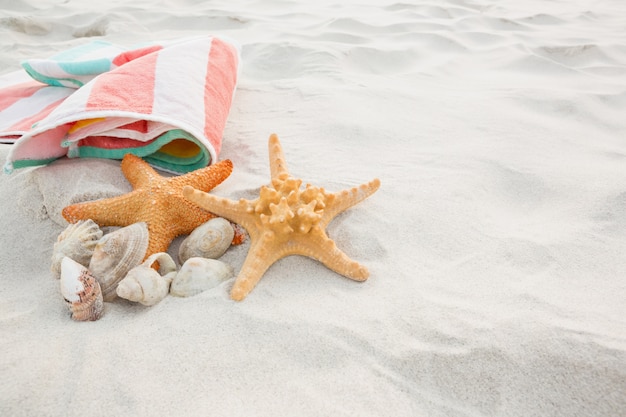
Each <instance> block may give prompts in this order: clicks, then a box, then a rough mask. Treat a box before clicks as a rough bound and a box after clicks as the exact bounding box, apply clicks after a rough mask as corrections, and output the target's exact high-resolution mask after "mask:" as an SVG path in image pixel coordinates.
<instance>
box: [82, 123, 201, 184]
mask: <svg viewBox="0 0 626 417" xmlns="http://www.w3.org/2000/svg"><path fill="white" fill-rule="evenodd" d="M175 139H187V140H189V141H191V142H193V143H195V144H196V145H198V146H199V147H200V149H201V152H200V153H199V154H198V155H197V156H196V157H193V158H178V157H175V156H172V155H169V154H165V153H162V152H159V149H160V148H161V147H162V146H164V145H165V144H167V143H170V142H172V141H173V140H175ZM77 150H78V155H77V156H78V157H80V158H105V159H122V158H124V155H126V154H127V153H132V154H133V155H137V156H139V157H142V158H144V159H145V160H146V161H147V162H148V163H150V164H152V165H154V166H156V167H158V168H162V169H164V170H168V171H174V172H180V173H187V172H191V171H195V170H196V169H200V168H204V167H205V166H207V165H209V164H210V162H211V156H210V154H209V152H208V151H207V149H206V148H205V147H204V145H202V143H200V141H198V140H197V139H196V138H195V137H194V136H192V135H190V134H189V133H187V132H185V131H184V130H180V129H174V130H170V131H168V132H165V133H163V134H162V135H161V136H159V137H158V138H157V139H156V140H155V141H154V142H152V143H150V144H148V145H146V146H140V147H134V148H120V149H103V148H97V147H94V146H79V147H78V148H77Z"/></svg>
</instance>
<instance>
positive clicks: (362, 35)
mask: <svg viewBox="0 0 626 417" xmlns="http://www.w3.org/2000/svg"><path fill="white" fill-rule="evenodd" d="M625 21H626V6H625V4H624V3H623V2H622V1H619V0H613V1H610V0H605V1H587V0H582V1H575V2H573V1H560V0H547V1H524V2H520V1H513V0H506V1H494V0H443V1H417V0H407V1H395V0H382V1H380V0H376V1H374V0H349V1H342V2H339V1H334V0H320V1H317V2H304V1H302V2H297V1H293V0H271V1H258V0H249V1H241V2H232V1H223V0H217V1H191V0H188V1H180V2H178V1H159V0H150V1H148V0H135V1H132V2H127V1H119V0H109V1H106V2H92V3H89V4H88V5H87V3H86V2H80V1H74V0H70V1H44V0H17V1H8V0H0V74H5V73H8V72H11V71H16V70H19V69H20V66H19V65H20V61H21V60H24V59H27V58H45V57H48V56H49V55H50V54H52V53H54V52H58V51H62V50H65V49H68V48H70V47H73V46H78V45H81V44H83V43H85V42H88V41H90V40H93V39H103V40H107V41H110V42H114V43H117V44H120V45H133V44H135V43H138V42H146V41H153V40H168V39H177V38H181V37H185V36H191V35H199V34H217V35H225V36H228V37H231V38H233V39H236V40H237V41H238V42H240V43H241V45H242V72H241V78H240V80H239V84H238V87H237V92H236V95H235V98H234V101H233V104H232V108H231V111H230V114H229V117H228V122H227V125H226V129H225V132H224V139H223V148H222V152H221V154H220V158H229V159H231V160H232V161H233V164H234V171H233V173H232V175H231V176H230V177H229V178H228V179H227V180H226V181H225V182H224V183H222V184H221V185H220V186H218V187H217V188H215V189H214V190H213V191H212V193H213V194H216V195H219V196H224V197H228V198H231V199H239V198H242V197H243V198H249V199H251V198H255V197H256V196H257V195H258V190H259V187H260V186H261V185H265V184H267V183H268V182H269V164H268V150H267V139H268V137H269V135H270V134H271V133H273V132H275V133H277V134H278V135H279V137H280V139H281V142H282V145H283V149H284V152H285V156H286V160H287V164H288V167H289V169H290V171H291V173H292V174H293V175H294V176H296V177H299V178H302V179H303V180H304V182H309V183H312V184H314V185H318V186H323V187H325V188H326V189H327V190H329V191H339V190H342V189H345V188H350V187H353V186H356V185H359V184H361V183H365V182H367V181H370V180H372V179H373V178H379V179H380V180H381V184H382V185H381V188H380V190H378V191H377V192H376V193H375V194H374V195H372V196H371V197H370V198H368V199H367V200H365V201H363V202H362V203H360V204H358V205H356V206H354V207H353V208H351V209H350V210H348V211H346V212H345V213H343V214H341V215H339V216H338V217H337V218H336V219H335V220H334V221H333V222H332V223H331V224H330V225H329V227H328V234H329V236H330V237H332V238H333V239H334V240H335V242H336V243H337V246H338V247H339V248H341V249H342V250H343V251H345V252H346V253H347V254H348V255H349V256H350V257H351V258H353V259H355V260H357V261H358V262H360V263H362V264H364V265H366V266H367V267H368V268H369V270H370V273H371V275H370V278H369V279H368V280H367V281H365V282H363V283H357V282H353V281H351V280H349V279H346V278H344V277H341V276H340V275H338V274H336V273H334V272H332V271H330V270H329V269H327V268H325V267H324V266H323V265H322V264H320V263H319V262H316V261H314V260H312V259H308V258H305V257H300V256H292V257H288V258H284V259H282V260H280V261H279V262H277V263H276V264H274V265H273V266H272V267H271V268H270V269H269V270H268V271H267V273H266V274H265V276H264V277H263V278H262V279H261V281H260V283H259V284H258V286H257V287H256V288H255V289H254V291H252V293H250V295H249V296H248V297H247V298H246V299H245V300H244V301H243V302H235V301H232V300H231V299H230V298H229V290H230V288H231V286H232V283H233V280H229V281H227V282H225V283H224V284H223V285H221V286H219V287H216V288H213V289H211V290H208V291H206V292H204V293H202V294H199V295H197V296H194V297H190V298H176V297H171V296H170V297H167V298H165V299H164V300H163V301H161V302H160V303H159V304H157V305H155V306H153V307H144V306H141V305H135V304H133V303H130V302H125V301H119V300H118V301H116V302H111V303H105V314H104V316H103V317H102V318H101V319H100V320H98V321H95V322H87V323H84V322H75V321H72V320H71V319H70V317H69V312H68V309H67V306H66V305H65V303H64V301H63V299H62V297H61V295H60V291H59V281H58V280H56V279H54V278H53V276H52V274H51V272H50V257H51V254H52V247H53V243H54V242H55V240H56V238H57V236H58V234H59V233H60V232H61V231H62V230H63V229H64V228H65V227H66V225H67V223H66V222H65V220H64V219H63V218H62V217H61V215H60V212H61V209H62V208H63V207H65V206H66V205H68V204H70V203H71V202H74V201H79V200H85V199H96V198H103V197H110V196H114V195H118V194H122V193H125V192H128V191H129V190H130V189H131V187H130V185H129V184H128V183H127V182H126V180H125V179H124V177H123V176H122V174H121V172H120V169H119V161H114V160H95V159H83V160H80V159H71V160H67V159H62V160H58V161H56V162H55V163H53V164H51V165H49V166H45V167H39V168H27V169H21V170H17V171H15V172H14V173H13V174H11V175H5V174H2V175H1V176H0V213H1V215H0V239H1V242H0V243H1V246H2V250H1V251H0V266H1V268H0V283H1V285H0V352H2V354H1V355H0V415H2V416H14V417H17V416H68V417H70V416H84V415H92V416H105V415H106V416H183V415H188V416H199V415H203V416H246V417H248V416H273V417H275V416H395V417H398V416H412V417H417V416H429V417H434V416H442V417H453V416H507V417H510V416H523V417H529V416H568V417H574V416H581V417H582V416H584V417H591V416H602V417H619V416H624V415H626V142H625V138H626V116H625V115H626V31H625V30H624V22H625ZM181 65H184V62H181ZM9 149H10V145H0V162H1V163H3V162H4V160H5V159H6V157H7V154H8V152H9ZM180 239H181V238H179V239H177V241H175V242H174V244H173V245H172V247H171V251H174V250H175V247H176V246H177V245H178V244H179V243H180ZM248 248H249V244H248V243H244V244H243V245H240V246H237V247H231V248H230V249H229V250H228V251H227V252H226V254H225V255H224V256H223V257H222V258H221V259H222V260H223V261H225V262H227V263H229V264H230V265H232V266H233V268H234V269H235V271H238V270H239V268H240V267H241V265H242V263H243V260H244V259H245V256H246V253H247V251H248Z"/></svg>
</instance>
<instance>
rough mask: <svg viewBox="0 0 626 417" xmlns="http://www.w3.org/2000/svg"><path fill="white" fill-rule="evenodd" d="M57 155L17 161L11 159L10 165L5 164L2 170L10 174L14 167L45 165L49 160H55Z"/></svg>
mask: <svg viewBox="0 0 626 417" xmlns="http://www.w3.org/2000/svg"><path fill="white" fill-rule="evenodd" d="M57 159H59V158H57V157H54V158H46V159H19V160H17V161H12V162H11V164H10V167H8V164H7V166H5V168H4V171H5V172H6V173H8V174H10V173H11V172H12V171H13V170H14V169H20V168H29V167H35V166H39V165H47V164H49V163H50V162H54V161H56V160H57Z"/></svg>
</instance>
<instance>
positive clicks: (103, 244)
mask: <svg viewBox="0 0 626 417" xmlns="http://www.w3.org/2000/svg"><path fill="white" fill-rule="evenodd" d="M147 249H148V225H147V224H146V223H145V222H139V223H134V224H131V225H130V226H126V227H122V228H120V229H117V230H115V231H113V232H111V233H107V234H106V235H104V236H102V238H101V239H100V240H99V241H98V243H97V244H96V247H95V248H94V251H93V256H92V257H91V262H89V270H90V271H91V273H92V274H93V276H94V277H96V279H97V280H98V282H99V283H100V287H102V296H103V297H104V301H113V300H114V299H115V298H116V297H117V295H116V292H115V289H116V288H117V284H118V283H119V282H120V281H121V280H122V279H124V277H125V276H126V274H127V273H128V271H130V270H131V269H132V268H134V267H136V266H137V265H139V264H141V261H142V260H143V258H144V256H145V255H146V250H147Z"/></svg>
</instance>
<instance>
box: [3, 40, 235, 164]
mask: <svg viewBox="0 0 626 417" xmlns="http://www.w3.org/2000/svg"><path fill="white" fill-rule="evenodd" d="M239 62H240V54H239V48H238V47H237V46H235V44H234V43H233V42H232V41H226V40H225V39H223V38H217V37H208V36H207V37H195V38H189V39H183V40H178V41H173V42H161V43H155V44H148V45H142V46H141V47H139V48H134V49H130V50H127V49H125V48H122V47H120V46H117V45H112V44H110V43H107V42H103V41H96V42H91V43H89V44H86V45H82V46H79V47H77V48H73V49H70V50H68V51H65V52H62V53H61V54H58V55H55V56H54V57H52V58H49V59H32V60H27V61H25V62H23V63H22V67H23V68H24V70H25V72H23V71H19V72H15V73H10V74H8V75H4V76H1V77H0V142H3V143H14V146H13V147H12V149H11V151H10V153H9V155H8V158H7V162H6V164H5V167H4V170H5V172H7V173H10V172H12V171H13V170H14V169H18V168H23V167H28V166H35V165H44V164H47V163H49V162H51V161H54V160H55V159H57V158H60V157H63V156H68V157H70V158H74V157H97V158H114V159H121V158H122V157H123V156H124V155H125V154H126V153H133V154H135V155H137V156H140V157H143V158H144V159H146V160H147V161H148V162H149V163H150V164H152V165H153V166H155V167H157V168H160V169H162V170H165V171H170V172H174V173H185V172H190V171H193V170H195V169H198V168H201V167H204V166H206V165H209V164H210V163H212V162H214V161H217V156H218V154H219V151H220V148H221V143H222V134H223V131H224V127H225V125H226V119H227V117H228V113H229V111H230V106H231V103H232V99H233V95H234V92H235V88H236V83H237V75H238V70H239Z"/></svg>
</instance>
